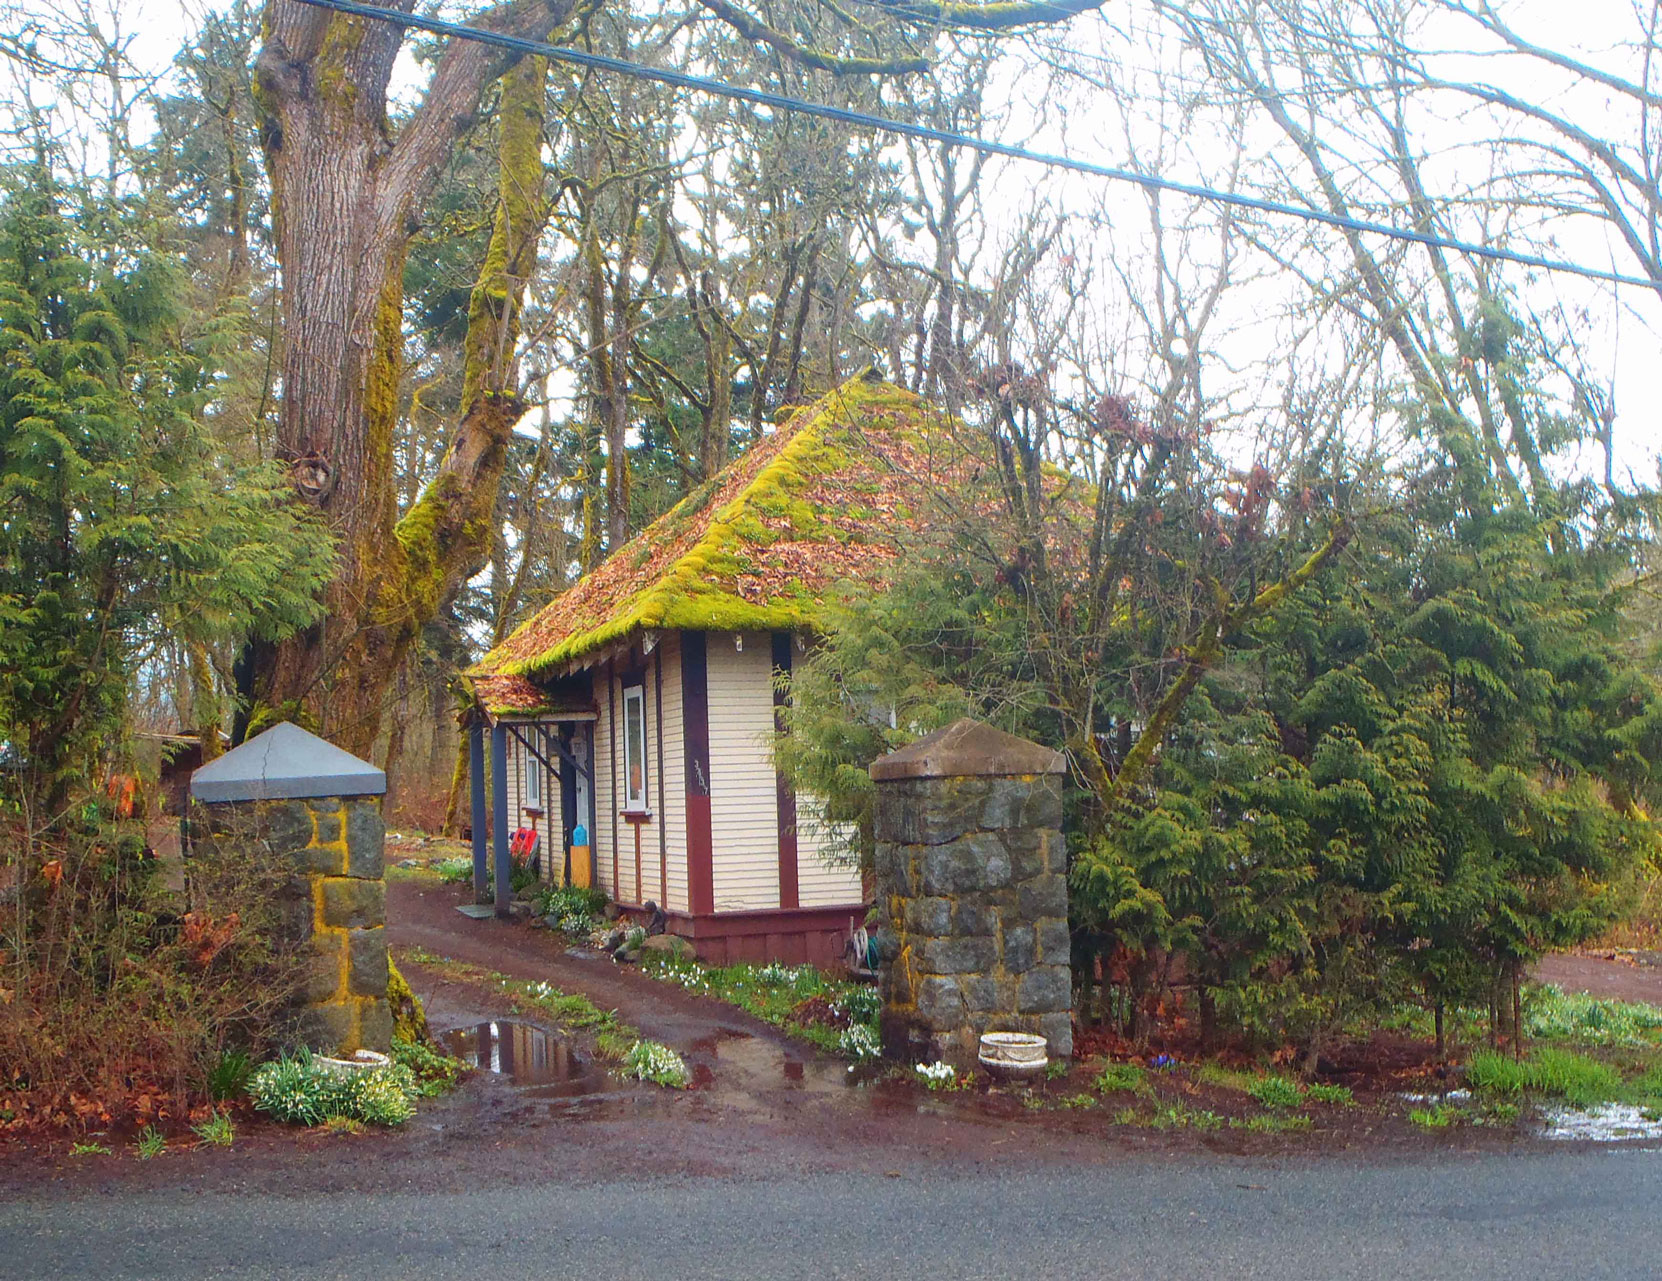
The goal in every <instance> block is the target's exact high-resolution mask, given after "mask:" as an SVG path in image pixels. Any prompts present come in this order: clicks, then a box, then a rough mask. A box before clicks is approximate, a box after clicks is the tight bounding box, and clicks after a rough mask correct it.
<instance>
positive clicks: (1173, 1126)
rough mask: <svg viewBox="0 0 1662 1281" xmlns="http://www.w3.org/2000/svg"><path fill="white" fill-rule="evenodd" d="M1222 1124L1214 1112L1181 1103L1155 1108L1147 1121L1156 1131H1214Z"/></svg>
mask: <svg viewBox="0 0 1662 1281" xmlns="http://www.w3.org/2000/svg"><path fill="white" fill-rule="evenodd" d="M1223 1123H1224V1121H1223V1118H1222V1117H1221V1116H1219V1115H1218V1114H1217V1113H1216V1112H1209V1111H1207V1110H1206V1109H1205V1108H1191V1107H1188V1106H1187V1105H1185V1104H1182V1103H1168V1104H1165V1105H1164V1106H1162V1107H1158V1108H1155V1109H1154V1111H1153V1112H1151V1113H1150V1114H1149V1116H1148V1121H1147V1124H1148V1125H1150V1126H1152V1127H1153V1128H1154V1129H1156V1130H1216V1129H1220V1128H1221V1127H1222V1126H1223Z"/></svg>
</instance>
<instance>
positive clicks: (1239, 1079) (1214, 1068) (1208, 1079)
mask: <svg viewBox="0 0 1662 1281" xmlns="http://www.w3.org/2000/svg"><path fill="white" fill-rule="evenodd" d="M1190 1079H1191V1080H1193V1081H1194V1082H1195V1084H1196V1085H1210V1086H1214V1087H1215V1088H1217V1089H1220V1090H1234V1091H1236V1092H1237V1093H1240V1094H1245V1093H1247V1092H1248V1091H1249V1090H1251V1089H1252V1087H1253V1084H1254V1083H1255V1082H1256V1081H1257V1080H1258V1079H1259V1078H1258V1074H1257V1073H1255V1072H1242V1071H1240V1070H1239V1069H1237V1068H1228V1067H1224V1066H1223V1065H1222V1064H1221V1063H1202V1064H1201V1065H1200V1066H1199V1067H1197V1068H1195V1070H1194V1071H1193V1073H1191V1074H1190Z"/></svg>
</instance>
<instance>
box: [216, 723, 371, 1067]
mask: <svg viewBox="0 0 1662 1281" xmlns="http://www.w3.org/2000/svg"><path fill="white" fill-rule="evenodd" d="M385 791H386V775H385V774H384V773H383V772H382V771H381V770H378V769H376V768H375V767H374V766H372V765H370V764H368V763H367V762H365V761H361V760H359V759H358V758H357V757H355V756H352V755H350V754H348V753H346V752H343V751H342V750H341V749H339V748H337V747H335V746H333V745H332V744H330V743H328V742H325V741H324V740H323V739H320V738H318V737H317V736H316V735H314V734H310V733H307V732H306V731H305V730H302V729H300V728H299V727H298V726H295V725H291V724H286V723H285V724H281V725H277V726H275V727H273V728H272V729H270V730H267V731H266V732H265V733H264V734H261V735H259V736H258V737H257V738H253V739H250V740H249V741H248V742H246V743H244V744H242V745H241V746H240V747H238V748H236V749H234V750H233V751H231V752H228V753H227V754H226V755H224V756H222V757H220V758H219V759H218V760H215V761H212V762H210V763H209V764H207V765H204V766H203V767H202V768H201V769H199V770H197V771H196V773H195V774H194V775H193V776H192V779H191V794H192V796H193V797H194V798H195V799H196V800H197V801H198V802H199V803H200V808H199V810H198V814H199V815H200V816H201V818H202V822H201V824H200V825H199V826H200V827H201V828H203V829H205V830H204V831H203V834H202V836H200V837H199V838H197V839H196V840H194V841H193V844H200V843H201V842H202V841H204V840H205V841H211V842H214V843H218V844H220V845H229V844H232V843H235V844H236V845H237V846H239V847H241V848H242V849H245V850H247V851H249V852H251V853H252V854H253V856H254V857H255V858H256V859H257V860H259V861H260V862H261V863H262V864H264V865H265V866H267V867H269V868H273V869H275V870H276V871H278V872H279V873H281V874H283V875H282V877H281V888H280V890H279V891H278V895H279V901H278V905H277V906H278V919H279V921H280V922H281V924H280V929H281V932H282V934H283V936H284V941H285V942H288V943H291V944H295V945H298V946H300V947H301V948H303V949H304V950H305V952H306V953H307V954H308V959H309V965H308V967H307V975H306V981H305V983H304V986H303V989H302V991H301V992H300V993H299V999H298V1007H297V1008H296V1009H295V1010H294V1011H293V1012H292V1013H293V1016H294V1017H293V1019H292V1021H291V1025H290V1026H289V1027H288V1028H287V1029H285V1033H286V1039H287V1040H288V1041H289V1043H291V1044H303V1045H307V1046H310V1047H311V1048H312V1049H315V1050H321V1051H324V1052H325V1053H330V1054H334V1053H345V1054H350V1053H352V1052H353V1051H356V1050H359V1049H371V1050H380V1051H383V1052H384V1051H386V1050H387V1049H389V1048H390V1047H391V1044H392V1014H391V1012H390V1010H389V1008H388V1004H387V979H388V965H387V933H386V919H387V909H386V884H385V882H384V881H383V879H382V874H383V864H384V859H385V845H386V824H385V821H384V820H383V818H382V816H381V797H382V795H383V794H384V793H385Z"/></svg>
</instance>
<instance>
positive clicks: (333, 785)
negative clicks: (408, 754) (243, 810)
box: [190, 721, 387, 804]
mask: <svg viewBox="0 0 1662 1281" xmlns="http://www.w3.org/2000/svg"><path fill="white" fill-rule="evenodd" d="M386 790H387V776H386V774H385V773H384V772H383V771H381V770H378V769H376V768H375V766H373V765H371V764H370V763H369V762H368V761H361V760H359V759H358V758H357V757H356V756H354V755H352V753H351V752H348V751H344V750H343V749H341V748H339V747H336V746H335V745H334V744H333V743H331V742H328V741H326V740H325V739H321V738H319V737H318V736H317V735H316V734H313V733H310V732H309V731H307V730H303V729H301V728H300V726H298V725H294V724H291V723H290V722H288V721H283V722H282V723H281V724H278V725H273V726H272V727H271V728H270V729H268V730H266V731H265V733H263V734H259V735H256V736H255V737H254V738H251V739H249V740H248V741H247V742H246V743H244V744H242V746H240V747H235V748H232V749H231V750H230V751H229V752H226V753H225V755H223V756H221V757H219V758H218V759H217V760H213V761H209V762H208V763H207V764H206V765H204V766H203V767H202V768H201V769H199V770H197V771H196V772H195V773H194V774H192V775H191V778H190V794H191V796H193V797H194V798H195V799H196V800H199V801H203V802H206V803H208V804H213V803H215V802H221V801H269V800H286V799H294V798H300V797H308V796H381V795H384V794H385V792H386Z"/></svg>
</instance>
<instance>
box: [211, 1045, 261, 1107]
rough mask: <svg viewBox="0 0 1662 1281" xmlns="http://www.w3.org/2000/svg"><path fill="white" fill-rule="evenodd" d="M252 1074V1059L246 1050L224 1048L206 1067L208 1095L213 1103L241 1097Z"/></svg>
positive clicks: (245, 1091)
mask: <svg viewBox="0 0 1662 1281" xmlns="http://www.w3.org/2000/svg"><path fill="white" fill-rule="evenodd" d="M253 1075H254V1059H253V1056H252V1055H250V1054H249V1053H248V1051H247V1050H226V1051H225V1052H224V1053H222V1054H221V1055H220V1056H219V1058H218V1059H216V1060H215V1061H214V1065H213V1066H212V1067H211V1068H209V1069H208V1081H207V1085H208V1097H209V1098H210V1099H212V1100H213V1101H214V1102H215V1103H227V1102H230V1101H231V1100H232V1099H238V1098H241V1097H242V1096H243V1095H244V1094H245V1093H247V1090H248V1078H249V1077H251V1076H253Z"/></svg>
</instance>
